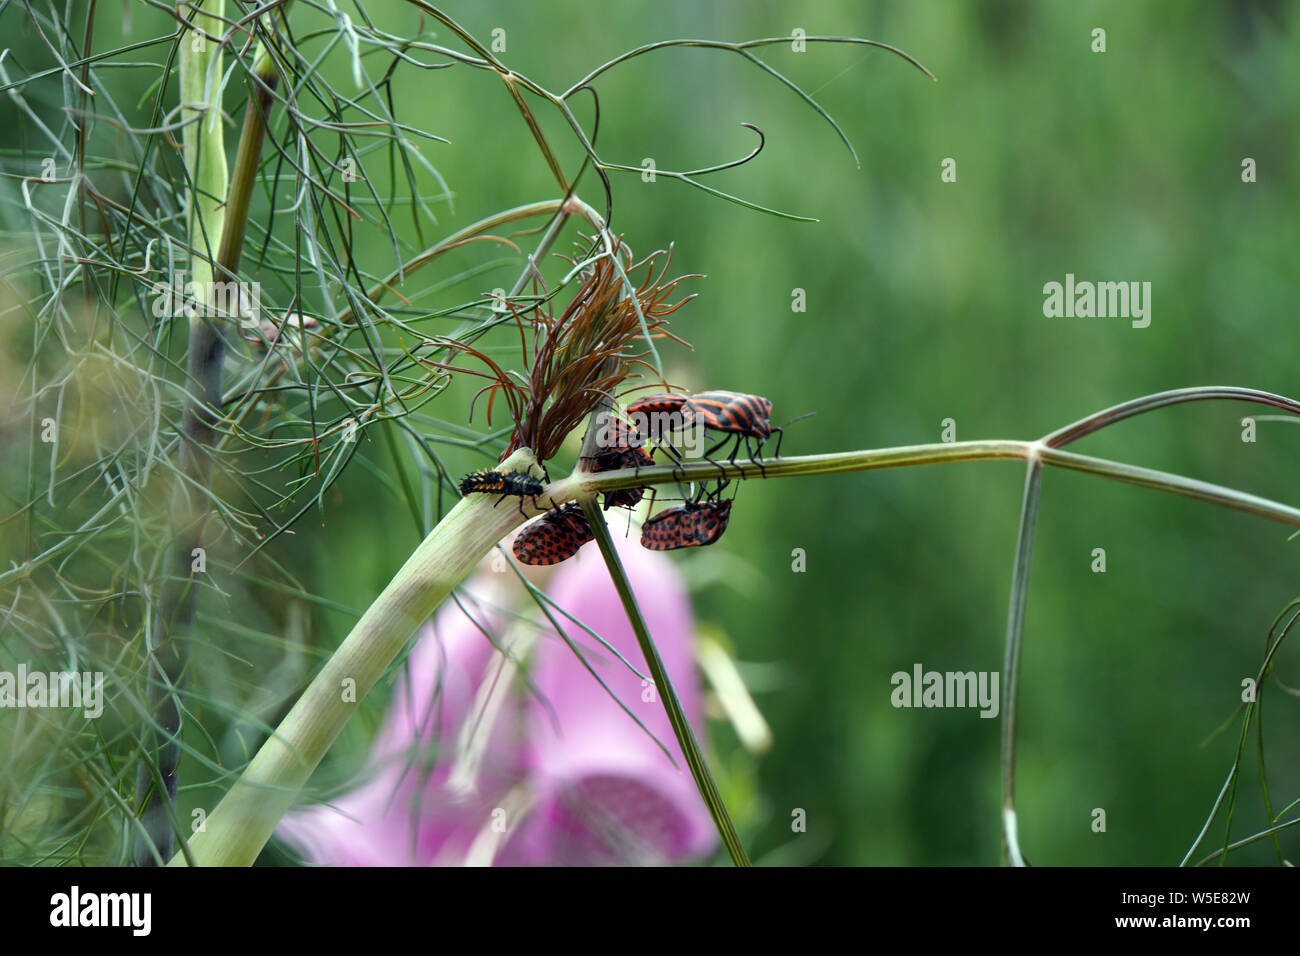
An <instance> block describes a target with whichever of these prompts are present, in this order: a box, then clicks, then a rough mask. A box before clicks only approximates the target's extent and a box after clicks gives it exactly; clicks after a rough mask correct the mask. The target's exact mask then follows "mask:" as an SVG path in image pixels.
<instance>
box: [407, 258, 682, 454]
mask: <svg viewBox="0 0 1300 956" xmlns="http://www.w3.org/2000/svg"><path fill="white" fill-rule="evenodd" d="M599 249H600V247H599V246H598V245H596V244H593V246H592V249H591V254H590V256H589V257H587V258H589V259H591V262H590V264H589V265H587V266H585V267H584V268H583V271H582V273H581V285H580V286H579V288H578V291H577V293H576V294H575V295H574V297H573V299H572V301H570V302H569V305H568V307H567V308H566V309H565V310H564V312H563V313H562V314H561V315H559V316H556V315H555V314H554V312H553V310H551V308H550V307H549V305H543V306H541V307H539V308H537V309H534V310H533V311H532V313H531V314H530V315H527V316H525V315H523V314H521V313H520V311H519V310H518V309H515V308H514V307H513V305H512V306H511V310H512V312H513V314H514V319H515V323H516V325H517V326H518V329H519V338H520V345H521V347H522V350H523V361H524V365H525V370H524V371H523V372H517V371H513V370H506V369H503V368H502V367H501V366H500V365H499V364H498V363H497V362H495V361H493V360H492V359H491V358H489V357H488V356H487V355H485V354H484V353H483V352H482V351H480V350H479V349H477V348H475V347H474V346H473V345H471V344H469V343H466V342H459V341H456V340H455V339H448V338H440V339H438V340H437V342H438V344H439V345H441V346H445V347H447V348H448V349H451V350H454V351H457V352H461V353H464V354H466V355H472V356H473V357H474V358H476V359H478V360H479V361H480V362H482V363H483V364H484V365H485V366H486V367H487V371H480V370H477V369H468V368H462V367H458V366H454V365H450V364H446V363H442V362H431V363H428V364H431V365H433V366H435V367H437V368H440V369H445V370H447V371H452V372H465V373H468V374H471V375H480V376H483V377H484V378H487V379H489V380H490V384H488V385H486V386H484V387H483V389H481V390H480V391H479V392H478V393H477V394H476V395H475V396H474V401H475V402H477V401H478V399H479V398H480V397H481V396H482V395H483V394H484V393H485V392H486V393H487V394H488V411H487V415H488V422H489V423H491V421H492V404H493V402H494V401H495V399H496V396H497V393H498V392H500V393H501V395H502V397H503V399H504V400H505V403H506V406H507V407H508V408H509V410H510V415H511V417H512V418H513V419H514V422H515V428H514V432H513V433H512V434H511V436H510V443H509V445H507V447H506V449H505V451H504V452H502V454H501V459H502V460H504V459H505V458H506V457H507V456H509V455H510V454H511V453H512V452H513V451H515V450H516V449H518V448H531V449H532V450H533V452H534V454H536V456H537V460H538V461H542V462H544V461H547V460H549V459H550V458H552V457H553V456H554V455H555V452H556V451H557V450H558V449H559V447H560V444H561V443H562V442H563V441H564V439H565V437H566V436H567V435H568V434H569V433H570V432H571V431H573V430H574V429H575V428H577V427H578V426H579V425H581V424H582V422H583V421H584V420H585V419H586V418H587V416H589V415H590V414H591V413H592V412H593V411H595V410H596V408H597V407H598V406H599V405H600V403H601V402H602V401H605V400H608V399H611V398H612V396H613V394H614V392H615V390H616V389H617V388H618V386H619V384H620V383H621V382H623V380H624V379H626V378H627V377H628V375H629V374H631V372H632V371H633V369H634V368H636V367H637V366H640V367H642V368H645V369H649V370H650V371H651V373H652V374H654V375H655V376H656V377H658V376H659V374H660V373H659V371H658V370H657V369H655V368H653V367H652V366H651V365H650V364H649V363H648V362H646V361H645V358H646V356H647V355H649V354H650V352H649V349H648V348H646V349H644V350H642V351H634V349H635V348H636V346H635V344H634V343H635V342H636V341H637V340H638V339H641V340H642V341H644V336H645V334H647V333H648V334H649V336H650V337H651V338H652V339H653V338H670V339H672V340H673V341H675V342H679V343H681V344H685V343H684V342H682V340H681V339H679V338H678V337H677V336H675V335H673V334H672V333H671V332H668V331H667V330H666V329H665V325H666V317H667V316H669V315H671V314H672V313H673V312H676V311H677V310H678V309H679V308H681V307H682V306H683V305H685V304H686V303H687V302H689V301H690V300H691V299H693V298H694V297H695V296H694V294H692V295H688V296H686V297H685V298H683V299H681V300H680V301H678V302H675V303H670V302H669V301H668V299H669V297H670V296H671V295H672V294H673V292H674V290H675V289H676V286H677V283H679V282H681V281H682V280H683V279H690V278H699V276H678V277H677V278H675V279H671V280H668V281H664V276H665V275H666V274H667V271H668V266H669V264H670V263H671V262H672V248H671V247H670V248H669V249H668V250H667V252H666V253H665V252H662V251H660V252H655V253H651V254H650V255H649V256H647V257H646V258H644V259H642V260H641V261H640V262H637V263H634V264H625V263H628V262H630V260H631V254H630V252H629V250H628V249H627V247H626V246H624V245H621V244H620V245H619V247H618V249H617V251H616V252H615V255H618V256H620V257H621V259H622V261H620V262H616V261H615V260H614V259H613V258H611V256H609V255H597V252H598V251H599ZM661 255H662V256H664V264H663V268H662V269H660V270H659V272H658V274H657V275H656V274H655V262H656V260H657V259H658V257H659V256H661ZM579 261H586V260H585V259H584V260H579ZM642 270H644V272H645V275H644V277H643V278H642V280H641V283H640V285H638V286H637V287H636V288H635V293H634V294H635V303H636V304H634V299H633V297H632V296H628V295H627V294H625V293H626V290H627V286H626V285H625V284H624V280H623V276H624V275H626V276H628V277H629V279H631V277H632V276H633V275H634V274H635V273H639V272H641V271H642ZM633 281H634V280H633ZM638 306H639V307H640V313H641V314H640V315H638V314H637V307H638ZM642 317H644V327H643V323H642ZM530 329H531V332H532V342H531V344H530V343H529V341H528V339H529V336H528V332H529V330H530ZM470 411H471V415H472V414H473V405H471V409H470Z"/></svg>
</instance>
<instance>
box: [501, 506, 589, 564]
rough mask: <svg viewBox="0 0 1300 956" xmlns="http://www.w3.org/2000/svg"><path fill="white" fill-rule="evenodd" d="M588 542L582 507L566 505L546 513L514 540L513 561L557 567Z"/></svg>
mask: <svg viewBox="0 0 1300 956" xmlns="http://www.w3.org/2000/svg"><path fill="white" fill-rule="evenodd" d="M591 539H592V533H591V525H589V524H588V523H587V516H586V515H585V514H584V513H583V511H582V506H581V505H579V504H575V503H573V502H570V503H569V504H567V505H565V506H564V507H563V508H559V509H556V510H555V511H548V512H547V513H546V514H544V515H543V516H542V517H541V518H539V519H538V520H537V521H535V522H533V523H532V524H530V525H529V526H528V527H527V528H525V529H524V530H523V531H521V532H519V534H518V535H517V536H516V537H515V543H514V547H513V550H514V552H515V557H516V558H518V559H519V560H520V561H522V562H523V563H524V564H533V565H547V564H559V563H560V562H561V561H563V560H565V559H566V558H571V557H573V556H574V555H575V554H577V553H578V549H579V548H581V547H582V546H583V545H584V544H586V543H587V542H588V541H590V540H591Z"/></svg>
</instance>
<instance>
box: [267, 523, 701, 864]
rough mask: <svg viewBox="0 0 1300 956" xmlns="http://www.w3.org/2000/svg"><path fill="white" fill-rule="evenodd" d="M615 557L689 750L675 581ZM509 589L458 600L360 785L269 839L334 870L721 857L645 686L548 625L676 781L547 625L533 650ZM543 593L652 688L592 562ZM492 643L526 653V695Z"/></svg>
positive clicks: (571, 566) (649, 556)
mask: <svg viewBox="0 0 1300 956" xmlns="http://www.w3.org/2000/svg"><path fill="white" fill-rule="evenodd" d="M616 542H617V545H618V548H619V554H620V557H621V558H622V560H623V563H624V566H625V567H626V568H627V572H628V576H629V579H630V580H631V582H632V587H633V589H634V590H635V592H636V594H637V597H638V600H639V602H640V603H641V607H642V612H643V613H644V614H645V616H646V622H647V624H648V625H649V627H650V633H651V636H652V637H653V638H654V640H655V644H656V646H657V647H658V648H659V653H660V655H661V656H662V657H663V660H664V666H665V667H666V668H667V670H668V673H669V675H670V676H671V678H672V680H673V684H674V686H675V687H676V688H677V692H678V694H679V695H680V696H681V699H682V706H683V707H684V708H685V710H686V713H687V715H688V716H689V717H690V719H691V722H692V724H694V725H695V727H696V732H697V734H699V732H700V730H701V727H700V714H701V699H700V685H699V678H698V675H697V673H696V671H695V667H694V656H693V648H692V637H693V629H694V626H693V619H692V615H691V609H690V602H689V599H688V597H687V594H686V588H685V586H684V584H683V582H682V580H681V576H680V574H679V573H678V572H677V569H676V568H675V567H674V565H673V564H672V562H671V561H670V560H668V559H667V558H665V557H664V556H663V555H661V554H656V553H654V552H650V551H645V550H643V549H641V548H639V547H637V546H636V545H635V543H631V542H625V541H623V540H621V539H617V538H616ZM507 581H511V582H513V576H511V575H507V574H499V573H498V574H492V573H482V572H480V573H479V574H478V575H476V577H475V578H474V579H473V582H472V584H471V586H470V587H469V588H468V589H467V590H468V591H469V593H471V594H473V595H474V596H475V598H476V599H477V600H469V599H466V598H462V599H461V604H462V605H463V607H464V609H465V610H464V611H462V610H461V608H460V607H458V606H457V605H456V603H455V602H453V601H448V602H447V604H446V605H444V607H443V608H442V609H441V610H440V611H439V612H438V614H437V615H436V616H435V618H434V621H433V622H432V624H430V625H426V627H425V628H424V630H423V632H422V633H421V635H420V638H419V640H418V641H417V643H416V645H415V647H414V648H413V650H412V652H411V655H410V658H409V660H408V663H407V667H406V674H405V676H406V680H399V684H398V688H397V690H396V692H395V693H394V695H393V700H392V703H391V704H390V706H389V710H388V713H387V715H386V717H385V721H384V724H383V727H382V728H381V730H380V732H379V734H378V735H377V736H376V739H375V742H374V745H373V747H372V751H371V754H370V759H369V767H368V770H367V772H366V774H365V776H366V778H367V779H366V781H365V782H364V783H362V784H361V785H360V786H358V787H357V788H356V789H353V790H351V791H349V792H347V793H346V794H344V795H342V796H340V797H339V798H337V799H335V800H333V801H331V802H330V803H329V804H321V805H317V806H313V807H309V808H306V809H303V810H299V811H295V812H293V813H291V814H289V815H288V816H287V817H285V819H284V821H282V823H281V825H280V827H279V830H278V833H279V835H280V836H281V837H282V838H283V839H285V840H286V841H287V842H289V843H290V844H292V845H294V846H296V847H297V848H298V849H299V850H300V851H301V852H302V854H303V857H304V859H306V860H307V861H309V862H312V863H317V864H323V865H333V866H389V865H395V866H402V865H429V864H433V865H461V864H466V863H470V864H474V863H478V864H485V863H495V864H498V865H555V864H565V865H582V864H613V863H674V862H680V861H684V860H690V859H698V858H700V857H701V856H703V855H705V854H707V853H708V852H709V851H710V850H711V849H712V848H713V847H714V845H715V844H716V841H717V836H716V832H715V831H714V829H713V825H712V822H711V820H710V817H709V814H708V811H707V809H706V808H705V806H704V802H703V800H702V799H701V798H700V795H699V792H698V791H697V789H696V787H695V783H694V781H693V780H692V778H691V776H690V773H689V771H687V769H686V762H685V759H684V758H683V756H682V753H681V749H680V748H679V747H678V745H677V741H676V739H675V738H674V737H673V733H672V729H671V727H670V726H669V724H668V719H667V717H666V716H665V714H664V710H663V704H662V702H661V701H660V700H659V698H658V695H657V691H656V690H655V688H653V687H652V686H650V685H649V682H648V681H645V682H643V681H642V679H641V678H639V677H637V676H636V674H634V673H632V672H631V671H630V670H629V669H628V667H627V665H626V664H624V663H623V662H622V661H619V660H618V659H617V658H616V657H615V656H614V655H613V654H611V653H610V652H609V651H608V650H606V649H605V648H604V647H602V646H601V645H600V644H599V643H598V642H597V641H596V640H595V639H594V638H592V637H591V636H590V635H589V634H587V633H586V632H585V631H583V630H582V629H581V628H580V627H578V626H577V625H576V624H573V623H572V622H570V621H568V620H567V619H566V618H564V616H563V615H561V614H560V613H559V612H558V611H555V610H554V609H553V610H552V613H553V614H554V615H555V617H556V619H557V620H558V621H559V622H560V623H561V625H562V626H563V627H564V629H565V632H566V633H567V634H568V635H569V638H570V639H571V640H572V641H574V643H576V644H577V645H578V646H579V647H580V648H581V649H582V652H583V654H584V656H585V657H586V659H587V662H588V664H590V665H591V667H592V668H593V669H594V670H595V671H596V672H597V673H598V674H599V675H600V677H601V679H602V680H603V681H604V682H605V684H606V685H607V686H608V687H609V688H610V690H611V691H612V692H613V693H615V694H617V695H618V698H619V700H621V701H622V702H623V704H624V705H625V706H626V708H627V710H629V711H631V713H633V714H635V715H636V716H637V718H638V719H639V720H640V721H641V722H642V723H643V724H644V725H645V726H646V727H647V728H648V729H649V730H650V731H651V732H652V733H653V734H654V735H655V737H656V738H658V740H659V741H661V742H662V743H663V744H664V746H665V747H667V749H668V751H669V752H670V753H672V755H673V759H674V760H676V761H677V765H678V767H679V768H681V769H680V770H679V769H677V768H674V767H673V765H672V763H670V762H669V760H668V758H667V756H665V754H664V752H663V750H661V749H660V747H659V746H658V745H657V744H656V743H655V741H654V740H652V739H651V738H650V737H649V736H648V735H647V734H646V731H645V730H643V729H642V728H641V727H638V726H637V724H636V723H635V722H634V721H633V719H632V718H631V717H630V716H628V714H627V713H626V712H625V711H624V710H623V708H621V707H620V706H619V705H618V704H617V703H615V701H614V700H612V699H611V698H610V696H609V693H607V692H606V691H605V690H604V689H603V688H602V687H601V686H600V685H599V684H598V683H597V681H596V679H595V678H594V677H593V676H592V675H591V673H590V672H589V671H588V670H587V668H585V667H584V666H583V665H582V663H581V662H580V661H579V660H578V659H577V657H576V656H575V655H574V653H573V651H572V650H571V649H570V648H569V646H568V645H567V644H566V643H565V642H564V641H563V640H562V639H561V638H560V637H559V636H558V635H557V634H556V633H555V631H554V630H553V629H551V628H550V626H549V625H548V624H546V622H545V619H544V618H541V621H542V625H543V626H542V629H541V631H540V636H537V635H538V629H537V627H535V626H533V625H531V624H527V623H525V624H522V625H521V624H519V623H517V617H516V616H514V615H513V614H512V613H511V609H510V608H509V607H508V605H509V604H510V603H511V602H512V600H513V601H516V602H519V603H520V606H521V607H524V606H526V607H527V608H532V611H531V612H530V617H534V618H537V617H539V615H538V614H537V612H536V609H535V606H534V605H533V604H532V602H531V601H530V600H528V599H527V598H526V597H523V598H522V600H521V599H520V597H519V595H518V594H517V593H516V592H517V591H518V589H517V588H515V589H513V590H510V591H508V590H507V589H506V587H505V584H506V582H507ZM545 591H546V593H547V594H548V596H549V597H550V598H551V600H553V601H554V602H555V603H556V604H557V605H558V606H559V607H561V608H563V609H564V610H565V611H566V612H567V613H568V614H571V615H572V616H573V617H574V618H576V619H577V620H579V621H581V622H582V623H583V624H585V625H586V626H587V627H589V628H591V630H593V631H595V632H596V633H597V634H599V635H600V636H601V637H603V638H604V639H605V640H606V641H607V642H608V643H609V644H610V646H611V647H613V648H615V649H616V650H617V651H618V652H619V653H620V654H622V655H623V656H624V657H626V658H627V660H628V661H630V662H632V663H633V664H635V665H636V666H637V668H638V669H639V670H640V671H641V672H642V673H646V674H648V669H647V667H646V666H645V664H644V661H643V658H642V656H641V653H640V648H639V647H638V645H637V642H636V638H635V636H634V635H633V633H632V629H631V627H630V626H629V625H628V623H627V619H626V617H625V616H624V614H623V609H622V605H621V604H620V603H619V600H618V596H617V594H616V593H615V591H614V586H613V584H612V583H611V581H610V579H609V573H608V571H607V570H606V569H605V565H604V563H603V562H602V561H601V559H600V554H599V552H598V551H597V549H596V548H595V547H594V546H593V547H589V548H584V549H583V551H582V552H581V553H580V554H579V555H578V557H577V558H574V559H570V560H569V561H567V562H565V563H564V564H563V565H561V566H560V568H559V569H558V570H557V571H556V572H555V573H554V575H553V576H552V577H551V578H550V581H549V583H548V584H547V585H546V587H545ZM523 602H526V605H525V604H524V603H523ZM466 612H468V615H472V619H471V617H470V616H468V615H467V613H466ZM485 632H486V633H485ZM487 634H490V635H492V636H493V640H497V641H498V642H499V643H501V644H502V645H503V646H504V647H507V648H508V649H510V650H511V652H512V655H514V654H518V653H519V650H520V648H525V652H527V650H526V648H527V646H528V645H531V646H532V649H531V663H530V665H529V666H528V667H527V668H526V671H527V673H528V675H529V677H528V679H527V682H525V680H524V679H523V678H521V676H520V675H519V673H518V670H517V668H516V666H515V664H514V662H513V661H511V660H510V659H509V658H508V657H507V656H505V655H503V654H501V653H500V652H498V651H497V650H496V649H495V648H494V647H493V645H492V643H491V642H490V641H489V639H488V637H487V636H486V635H487ZM408 689H409V693H408Z"/></svg>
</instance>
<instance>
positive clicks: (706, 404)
mask: <svg viewBox="0 0 1300 956" xmlns="http://www.w3.org/2000/svg"><path fill="white" fill-rule="evenodd" d="M686 409H687V410H688V411H690V412H691V414H693V415H695V416H696V417H697V418H699V419H700V420H701V421H703V422H704V427H705V428H711V429H713V430H714V431H717V432H724V433H726V434H728V435H735V436H736V444H735V447H734V448H732V450H731V457H730V459H729V460H730V461H731V463H732V464H733V465H734V464H735V463H736V455H737V453H738V452H739V451H740V443H741V442H742V441H743V442H744V443H745V450H746V451H748V452H749V453H750V457H751V458H753V459H754V460H755V461H756V462H757V463H758V468H759V471H760V472H761V473H763V474H764V475H766V472H765V471H764V470H763V460H762V458H761V457H759V455H758V454H756V452H761V451H762V448H763V442H765V441H767V439H768V438H770V437H771V436H772V433H773V432H775V433H776V436H777V438H776V457H777V458H780V457H781V439H782V438H783V437H784V434H785V433H784V432H782V430H781V429H780V428H778V427H774V426H773V425H772V403H771V402H769V401H768V400H767V399H766V398H764V397H763V396H761V395H748V394H746V393H744V392H727V391H721V390H718V391H711V392H700V393H699V394H698V395H692V396H690V398H688V399H687V400H686ZM750 439H754V440H756V441H757V442H758V446H757V448H751V447H750V444H749V442H750ZM729 440H730V439H728V438H724V439H723V440H722V441H720V442H718V443H717V444H716V445H714V446H713V447H712V448H710V449H709V450H708V451H706V452H705V453H704V457H705V458H706V459H707V458H709V457H710V456H711V455H712V454H713V453H714V452H715V451H717V450H718V449H719V448H721V447H722V446H723V445H725V444H726V443H727V442H728V441H729Z"/></svg>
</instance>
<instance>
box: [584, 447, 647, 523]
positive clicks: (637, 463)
mask: <svg viewBox="0 0 1300 956" xmlns="http://www.w3.org/2000/svg"><path fill="white" fill-rule="evenodd" d="M654 463H655V460H654V458H653V457H651V455H650V453H649V452H648V451H646V450H645V449H644V448H634V447H632V446H631V445H628V444H626V443H624V444H620V445H617V446H614V447H611V448H602V449H601V450H600V451H598V452H596V454H595V455H593V456H592V464H593V465H594V467H593V468H592V469H591V470H592V471H618V470H619V469H621V468H644V467H646V466H647V465H653V464H654ZM644 494H645V489H644V488H619V489H618V490H616V491H607V492H605V508H606V509H607V510H608V509H609V508H614V507H621V508H632V507H634V506H636V505H637V504H638V503H639V502H640V501H641V498H642V496H643V495H644Z"/></svg>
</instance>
